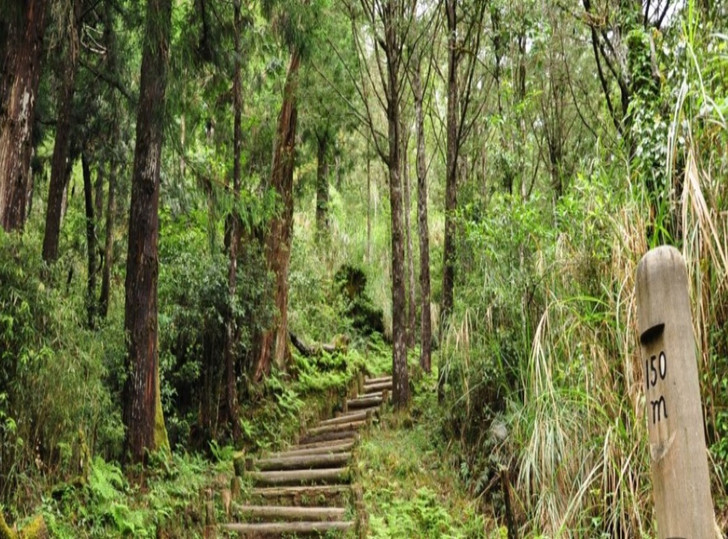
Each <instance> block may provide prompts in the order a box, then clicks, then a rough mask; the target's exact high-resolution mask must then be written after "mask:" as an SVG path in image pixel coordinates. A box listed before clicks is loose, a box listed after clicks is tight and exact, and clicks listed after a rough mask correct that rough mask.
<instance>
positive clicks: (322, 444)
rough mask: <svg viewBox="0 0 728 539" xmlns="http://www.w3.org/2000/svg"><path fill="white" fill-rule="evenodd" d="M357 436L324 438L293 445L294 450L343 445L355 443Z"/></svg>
mask: <svg viewBox="0 0 728 539" xmlns="http://www.w3.org/2000/svg"><path fill="white" fill-rule="evenodd" d="M356 440H357V438H342V439H339V440H324V441H322V442H307V443H303V442H300V443H299V444H298V445H296V446H294V449H295V450H296V451H298V450H301V449H328V448H330V447H334V446H338V445H343V444H347V443H349V444H352V446H353V445H354V444H356Z"/></svg>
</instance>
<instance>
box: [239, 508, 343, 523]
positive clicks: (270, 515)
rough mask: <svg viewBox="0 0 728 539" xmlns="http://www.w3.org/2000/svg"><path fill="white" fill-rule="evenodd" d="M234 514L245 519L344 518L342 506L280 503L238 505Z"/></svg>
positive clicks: (329, 519)
mask: <svg viewBox="0 0 728 539" xmlns="http://www.w3.org/2000/svg"><path fill="white" fill-rule="evenodd" d="M235 512H236V514H239V515H240V516H241V517H243V518H245V519H246V520H285V521H292V520H308V521H332V520H344V516H346V508H344V507H296V506H282V505H238V506H236V507H235Z"/></svg>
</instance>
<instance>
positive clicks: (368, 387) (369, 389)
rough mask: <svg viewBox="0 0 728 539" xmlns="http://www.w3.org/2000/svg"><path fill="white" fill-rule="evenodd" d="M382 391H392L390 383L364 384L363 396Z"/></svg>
mask: <svg viewBox="0 0 728 539" xmlns="http://www.w3.org/2000/svg"><path fill="white" fill-rule="evenodd" d="M383 389H387V390H389V391H392V382H377V383H370V384H364V394H365V395H367V394H370V393H376V392H378V391H382V390H383Z"/></svg>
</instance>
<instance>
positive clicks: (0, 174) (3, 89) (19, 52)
mask: <svg viewBox="0 0 728 539" xmlns="http://www.w3.org/2000/svg"><path fill="white" fill-rule="evenodd" d="M10 6H11V7H9V9H8V11H9V13H8V15H9V17H10V20H11V23H10V24H9V25H8V39H7V46H6V48H5V55H4V58H2V61H3V66H2V71H1V72H0V73H2V80H1V81H0V95H1V96H2V98H1V99H2V102H1V103H0V224H1V225H2V227H3V228H4V229H5V230H6V231H11V230H19V229H21V228H22V227H23V224H24V223H25V214H26V205H27V197H28V192H27V191H28V183H29V177H30V160H31V157H32V154H33V141H32V134H33V122H34V117H35V105H36V101H37V97H38V96H37V94H38V83H39V81H40V74H41V59H42V52H43V37H44V34H45V29H46V19H47V11H48V10H47V3H46V2H43V1H42V0H27V1H26V2H22V3H21V2H13V3H11V5H10Z"/></svg>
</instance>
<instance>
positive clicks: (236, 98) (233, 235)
mask: <svg viewBox="0 0 728 539" xmlns="http://www.w3.org/2000/svg"><path fill="white" fill-rule="evenodd" d="M233 5H234V8H233V9H234V11H235V15H234V18H235V22H234V24H235V68H234V70H235V71H234V73H233V185H232V187H233V198H234V200H235V207H234V208H233V212H232V219H230V247H229V255H230V263H229V266H228V295H229V297H230V300H229V301H230V305H231V306H234V305H236V303H237V280H238V243H239V236H240V224H239V221H240V218H239V216H238V211H237V210H238V209H237V204H238V203H239V200H240V178H241V171H240V157H241V153H242V148H243V136H242V127H241V118H242V108H243V92H242V87H241V84H242V82H241V77H240V69H241V67H240V54H241V50H240V26H241V24H242V21H241V18H240V0H234V2H233ZM235 310H236V309H230V313H229V314H228V319H227V321H226V323H225V396H226V399H225V402H226V404H227V416H228V421H229V423H230V426H231V431H232V435H233V440H234V441H235V442H238V441H239V440H240V438H241V436H242V433H241V431H240V417H239V412H238V391H237V376H236V371H237V369H236V356H235V352H236V348H237V344H238V337H239V335H240V333H239V331H238V328H237V323H236V320H235Z"/></svg>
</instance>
